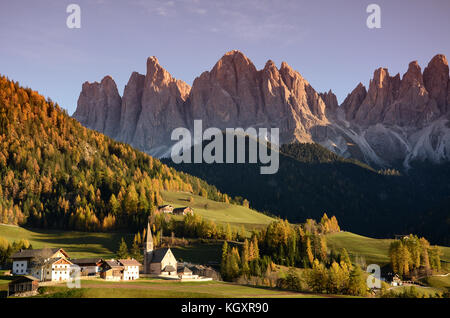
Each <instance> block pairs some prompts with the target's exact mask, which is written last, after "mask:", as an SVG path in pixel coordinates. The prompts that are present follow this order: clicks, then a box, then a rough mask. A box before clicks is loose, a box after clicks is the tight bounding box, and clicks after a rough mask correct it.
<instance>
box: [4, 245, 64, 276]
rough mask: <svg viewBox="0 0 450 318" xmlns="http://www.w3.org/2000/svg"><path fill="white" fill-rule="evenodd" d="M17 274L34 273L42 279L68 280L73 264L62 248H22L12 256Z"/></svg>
mask: <svg viewBox="0 0 450 318" xmlns="http://www.w3.org/2000/svg"><path fill="white" fill-rule="evenodd" d="M11 258H12V260H13V266H12V267H13V268H12V272H13V274H15V275H32V276H34V277H35V278H37V279H38V280H40V281H66V280H69V279H70V269H71V266H72V265H73V264H72V262H70V261H69V260H68V258H69V255H68V254H67V253H66V252H65V251H64V250H63V249H62V248H53V249H49V248H46V249H35V250H20V251H19V252H17V253H15V254H13V255H12V256H11Z"/></svg>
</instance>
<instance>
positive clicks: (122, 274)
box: [100, 259, 142, 280]
mask: <svg viewBox="0 0 450 318" xmlns="http://www.w3.org/2000/svg"><path fill="white" fill-rule="evenodd" d="M140 266H142V264H141V263H139V262H138V261H136V260H135V259H119V260H114V259H111V260H104V261H102V263H101V265H100V268H101V270H100V277H101V278H103V279H106V280H135V279H139V267H140Z"/></svg>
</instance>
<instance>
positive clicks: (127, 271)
mask: <svg viewBox="0 0 450 318" xmlns="http://www.w3.org/2000/svg"><path fill="white" fill-rule="evenodd" d="M119 263H120V265H122V266H123V274H122V280H135V279H139V267H140V266H142V264H141V263H139V262H138V261H137V260H135V259H119Z"/></svg>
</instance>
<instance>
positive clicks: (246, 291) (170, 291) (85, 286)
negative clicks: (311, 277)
mask: <svg viewBox="0 0 450 318" xmlns="http://www.w3.org/2000/svg"><path fill="white" fill-rule="evenodd" d="M37 297H50V298H53V297H55V298H66V297H68V298H71V297H75V298H155V297H158V298H159V297H163V298H198V297H201V298H241V297H242V298H261V297H283V298H306V297H307V298H316V297H336V296H332V295H318V294H310V293H298V292H290V291H284V290H278V289H273V288H263V287H252V286H243V285H237V284H232V283H226V282H217V281H210V282H176V281H165V280H157V279H140V280H137V281H134V282H106V281H103V280H101V279H96V280H85V281H81V288H80V289H69V288H67V287H65V286H64V285H58V286H51V287H45V294H43V295H39V296H37Z"/></svg>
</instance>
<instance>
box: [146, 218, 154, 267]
mask: <svg viewBox="0 0 450 318" xmlns="http://www.w3.org/2000/svg"><path fill="white" fill-rule="evenodd" d="M152 258H153V234H152V229H151V227H150V220H149V221H148V224H147V238H146V239H145V243H144V273H145V274H150V264H151V262H152Z"/></svg>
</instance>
